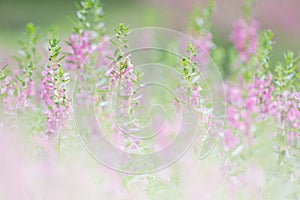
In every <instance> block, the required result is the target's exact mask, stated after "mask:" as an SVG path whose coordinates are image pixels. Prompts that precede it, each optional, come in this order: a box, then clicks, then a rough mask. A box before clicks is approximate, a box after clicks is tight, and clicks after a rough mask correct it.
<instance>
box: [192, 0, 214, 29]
mask: <svg viewBox="0 0 300 200" xmlns="http://www.w3.org/2000/svg"><path fill="white" fill-rule="evenodd" d="M214 8H215V1H214V0H210V1H209V2H208V5H207V7H206V9H202V8H201V7H200V6H199V7H197V8H196V9H195V11H194V12H193V13H192V15H191V17H190V18H191V19H190V22H191V24H190V27H191V29H192V30H194V31H198V32H200V33H207V32H208V31H209V30H210V28H211V17H212V14H213V12H214Z"/></svg>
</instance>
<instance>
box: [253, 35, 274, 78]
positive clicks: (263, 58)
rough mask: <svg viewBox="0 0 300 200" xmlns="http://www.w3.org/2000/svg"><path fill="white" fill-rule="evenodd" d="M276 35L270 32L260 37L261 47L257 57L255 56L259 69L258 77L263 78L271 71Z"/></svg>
mask: <svg viewBox="0 0 300 200" xmlns="http://www.w3.org/2000/svg"><path fill="white" fill-rule="evenodd" d="M273 37H274V33H273V32H272V31H270V30H268V31H266V32H263V33H262V34H261V35H260V37H259V47H258V48H257V51H256V55H255V56H254V63H253V65H255V66H256V67H257V65H258V67H259V71H258V74H257V76H258V77H261V76H263V75H266V74H267V73H269V71H270V57H271V52H272V48H273V40H272V39H273Z"/></svg>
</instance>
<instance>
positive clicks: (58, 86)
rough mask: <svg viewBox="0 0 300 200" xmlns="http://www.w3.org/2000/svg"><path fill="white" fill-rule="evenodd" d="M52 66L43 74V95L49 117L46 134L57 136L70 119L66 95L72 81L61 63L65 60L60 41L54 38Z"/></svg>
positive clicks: (51, 44) (48, 66) (68, 102)
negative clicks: (67, 86)
mask: <svg viewBox="0 0 300 200" xmlns="http://www.w3.org/2000/svg"><path fill="white" fill-rule="evenodd" d="M49 45H50V48H49V50H50V53H51V55H50V58H49V61H50V62H51V63H50V64H48V65H47V67H46V69H45V70H44V71H43V72H42V76H43V81H42V94H41V97H42V99H43V101H44V102H45V105H46V108H45V112H44V113H45V115H46V117H47V122H46V126H47V128H46V131H45V132H46V133H47V134H50V135H51V134H53V135H56V134H58V133H59V132H60V130H61V128H62V127H63V125H64V123H65V122H66V120H67V119H68V116H69V111H70V99H69V97H68V96H67V93H66V85H67V83H68V82H69V81H70V78H69V74H68V73H66V72H64V70H63V68H62V66H61V64H59V62H60V61H61V60H62V59H63V58H64V56H63V57H60V58H58V56H59V55H60V52H59V51H60V46H59V40H58V39H56V38H54V39H51V40H50V41H49Z"/></svg>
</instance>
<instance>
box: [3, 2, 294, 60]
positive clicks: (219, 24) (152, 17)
mask: <svg viewBox="0 0 300 200" xmlns="http://www.w3.org/2000/svg"><path fill="white" fill-rule="evenodd" d="M216 1H217V7H216V12H215V15H214V19H213V20H214V24H213V30H212V31H213V34H214V41H215V42H216V43H217V44H218V45H222V46H224V47H226V46H228V45H231V44H230V42H229V41H228V35H229V34H230V32H231V29H232V24H233V21H234V20H235V19H238V18H240V17H241V16H242V4H243V0H226V1H224V0H216ZM206 2H207V1H206V0H186V1H183V0H144V1H141V0H103V3H104V9H105V11H106V14H107V16H106V25H107V27H108V31H109V33H112V30H113V29H112V28H113V27H114V26H115V25H116V24H118V23H120V22H124V23H126V24H129V25H130V27H131V28H135V27H141V26H160V27H166V28H171V29H175V30H178V31H184V30H185V28H186V26H187V22H188V17H189V14H190V12H191V11H192V10H193V8H194V7H195V5H197V4H200V5H205V4H206ZM255 11H256V17H257V19H258V20H259V21H260V23H261V29H272V30H273V32H275V40H276V44H275V47H274V55H273V56H274V57H275V58H276V55H280V54H281V53H283V52H285V51H287V50H288V49H290V50H293V51H296V52H297V53H298V52H299V50H300V38H299V36H300V12H299V11H300V0H285V1H282V0H257V2H256V4H255ZM74 15H75V3H74V0H63V1H62V0H0V53H1V54H2V53H3V52H4V53H5V54H6V53H7V52H8V51H10V50H15V48H17V44H18V43H17V41H18V40H20V39H22V38H23V35H22V32H23V30H24V28H25V25H26V24H27V23H28V22H32V23H34V24H35V25H36V26H38V27H40V32H41V33H42V34H45V33H46V32H47V31H48V30H49V28H50V27H52V26H55V27H56V28H57V30H58V31H60V32H61V33H63V34H64V36H61V37H67V35H69V34H70V33H71V32H72V24H71V23H70V21H69V19H68V17H73V16H74Z"/></svg>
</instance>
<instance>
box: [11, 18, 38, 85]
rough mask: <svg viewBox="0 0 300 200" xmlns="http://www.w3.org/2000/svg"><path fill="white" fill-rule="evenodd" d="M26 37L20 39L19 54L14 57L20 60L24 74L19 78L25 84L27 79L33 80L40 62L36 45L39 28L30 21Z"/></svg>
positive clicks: (20, 66) (19, 63)
mask: <svg viewBox="0 0 300 200" xmlns="http://www.w3.org/2000/svg"><path fill="white" fill-rule="evenodd" d="M25 38H26V39H25V40H22V41H19V45H20V50H19V55H18V56H13V58H14V59H15V60H16V61H17V62H18V65H19V68H20V69H21V70H22V72H23V76H21V77H19V78H18V80H20V81H21V83H22V85H23V86H25V85H26V82H27V81H26V80H27V79H29V80H30V81H32V80H33V74H34V71H35V69H36V64H37V62H38V58H37V54H36V45H37V41H38V38H39V35H38V32H37V28H36V27H35V26H34V25H33V24H32V23H28V24H27V26H26V30H25Z"/></svg>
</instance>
